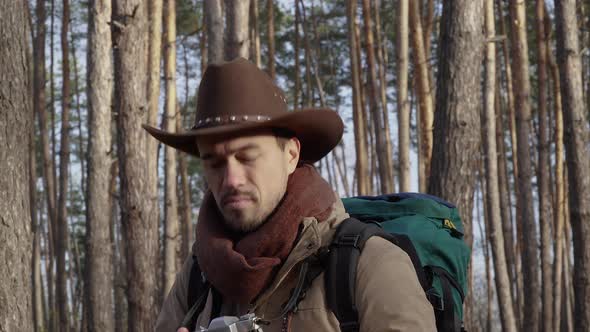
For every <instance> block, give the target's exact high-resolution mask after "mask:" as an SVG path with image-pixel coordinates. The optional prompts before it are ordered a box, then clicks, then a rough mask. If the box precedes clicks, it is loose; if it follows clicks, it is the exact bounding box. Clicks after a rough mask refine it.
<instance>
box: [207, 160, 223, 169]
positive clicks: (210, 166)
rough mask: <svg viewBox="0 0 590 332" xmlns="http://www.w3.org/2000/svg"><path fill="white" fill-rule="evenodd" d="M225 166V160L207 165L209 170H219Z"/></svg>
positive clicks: (213, 161)
mask: <svg viewBox="0 0 590 332" xmlns="http://www.w3.org/2000/svg"><path fill="white" fill-rule="evenodd" d="M224 164H225V161H223V160H211V161H209V162H208V163H207V166H209V168H211V169H219V168H221V167H223V165H224Z"/></svg>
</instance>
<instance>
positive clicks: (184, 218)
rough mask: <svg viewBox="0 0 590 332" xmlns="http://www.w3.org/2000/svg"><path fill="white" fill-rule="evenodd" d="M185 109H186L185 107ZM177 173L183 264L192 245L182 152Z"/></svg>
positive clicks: (189, 210) (178, 129) (178, 126)
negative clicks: (178, 179)
mask: <svg viewBox="0 0 590 332" xmlns="http://www.w3.org/2000/svg"><path fill="white" fill-rule="evenodd" d="M185 109H186V107H185ZM180 118H181V117H180V116H178V117H176V131H180V130H182V127H181V122H182V121H180ZM178 172H179V173H180V183H179V186H180V189H179V192H180V193H181V200H180V201H179V205H180V206H179V213H180V221H181V227H180V229H181V236H180V238H181V246H180V261H181V262H183V261H184V260H185V259H186V258H187V257H189V255H190V252H191V244H192V241H193V240H192V234H193V229H192V217H191V215H192V213H191V191H190V186H189V177H188V161H187V155H186V154H185V153H184V152H179V154H178Z"/></svg>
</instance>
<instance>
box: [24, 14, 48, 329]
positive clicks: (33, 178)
mask: <svg viewBox="0 0 590 332" xmlns="http://www.w3.org/2000/svg"><path fill="white" fill-rule="evenodd" d="M41 23H42V24H45V23H44V22H41ZM33 85H35V84H33ZM33 114H34V113H33ZM31 128H32V129H33V130H30V132H29V142H28V143H29V146H28V151H29V156H28V158H29V163H28V164H29V165H28V166H29V169H28V172H29V175H28V176H29V202H30V208H29V211H30V214H31V234H32V235H33V259H32V261H31V285H32V287H31V290H32V306H33V308H32V312H33V328H34V329H35V332H41V331H43V330H45V324H44V321H43V294H42V288H43V284H42V283H41V248H40V245H41V243H40V236H39V233H40V231H41V228H40V227H39V223H38V220H37V208H38V207H37V158H36V151H37V149H36V148H35V130H34V128H35V125H34V122H31Z"/></svg>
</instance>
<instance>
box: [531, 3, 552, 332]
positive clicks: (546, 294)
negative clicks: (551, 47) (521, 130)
mask: <svg viewBox="0 0 590 332" xmlns="http://www.w3.org/2000/svg"><path fill="white" fill-rule="evenodd" d="M544 7H545V1H544V0H537V2H536V21H535V22H536V28H537V29H536V31H537V59H538V65H537V67H538V69H537V75H538V83H537V87H538V89H539V92H538V102H539V103H538V109H537V111H538V116H539V136H538V147H539V153H538V163H537V164H538V165H537V183H538V188H539V223H540V228H541V278H542V281H543V284H542V287H543V299H542V302H543V306H542V317H543V319H542V322H541V323H542V329H543V331H546V332H549V331H553V317H552V316H553V294H552V292H553V278H552V276H551V222H550V220H552V219H551V197H550V190H549V185H550V180H549V175H550V170H549V166H550V165H551V161H550V159H549V147H550V143H549V134H548V132H547V130H548V127H549V119H548V116H547V115H548V114H547V104H548V102H549V99H548V96H547V84H546V83H547V40H546V33H545V23H544V16H545V13H544Z"/></svg>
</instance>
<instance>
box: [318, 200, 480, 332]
mask: <svg viewBox="0 0 590 332" xmlns="http://www.w3.org/2000/svg"><path fill="white" fill-rule="evenodd" d="M342 201H343V203H344V207H345V209H346V211H347V212H348V213H349V214H350V215H351V217H352V218H350V219H347V220H345V221H344V222H342V224H341V225H340V226H339V228H338V230H337V232H336V235H335V237H334V240H333V242H332V245H331V246H330V252H329V256H330V257H329V258H328V268H327V271H326V274H325V278H326V279H325V282H326V299H327V302H328V306H329V307H330V309H331V310H332V311H333V312H334V314H335V315H336V317H337V318H338V320H339V322H340V329H341V330H342V331H358V328H359V323H358V313H357V311H356V307H355V305H354V282H355V276H356V265H357V262H358V257H359V255H360V252H361V251H362V248H363V246H364V243H365V241H366V240H368V239H369V238H370V237H372V236H380V237H383V238H385V239H388V240H389V241H391V242H392V243H394V244H396V245H397V246H399V247H400V248H401V249H403V250H404V251H405V252H406V253H407V254H408V256H410V258H411V260H412V263H413V265H414V268H415V269H416V273H417V275H418V279H419V281H420V284H421V285H422V288H423V289H424V291H425V292H426V296H427V298H428V299H429V301H430V302H431V304H432V306H433V308H434V311H435V316H436V325H437V330H438V331H445V332H447V331H448V332H455V331H462V330H463V326H462V325H463V324H462V321H463V308H462V307H463V301H464V299H465V293H466V291H467V266H468V264H469V259H470V255H471V251H470V249H469V247H468V246H467V244H466V243H465V242H464V241H463V225H462V224H461V218H460V217H459V213H458V211H457V208H456V207H455V206H453V205H452V204H450V203H448V202H445V201H443V200H442V199H440V198H438V197H435V196H431V195H426V194H417V193H400V194H390V195H383V196H374V197H368V196H367V197H355V198H344V199H342ZM393 264H394V262H393ZM343 276H348V278H347V277H343ZM343 289H348V290H349V291H348V292H346V291H344V292H342V291H341V290H343ZM339 290H340V291H339Z"/></svg>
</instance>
